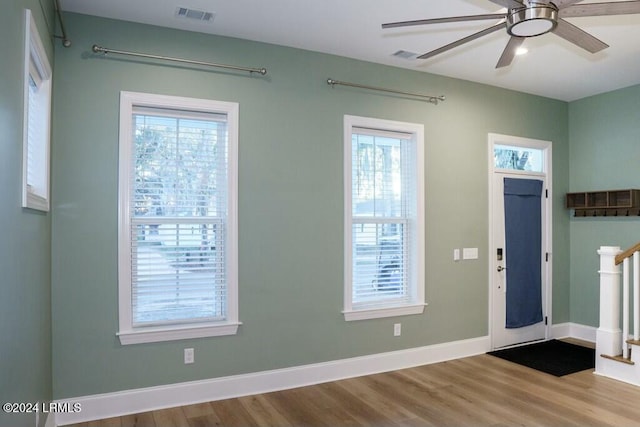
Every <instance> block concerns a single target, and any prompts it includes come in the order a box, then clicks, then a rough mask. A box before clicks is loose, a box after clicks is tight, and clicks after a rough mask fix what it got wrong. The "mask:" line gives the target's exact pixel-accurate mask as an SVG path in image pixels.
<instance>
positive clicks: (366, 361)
mask: <svg viewBox="0 0 640 427" xmlns="http://www.w3.org/2000/svg"><path fill="white" fill-rule="evenodd" d="M490 347H491V340H490V338H489V337H488V336H485V337H480V338H473V339H469V340H462V341H454V342H449V343H444V344H436V345H430V346H425V347H418V348H411V349H408V350H399V351H393V352H388V353H381V354H373V355H369V356H362V357H354V358H350V359H342V360H336V361H331V362H325V363H315V364H312V365H304V366H296V367H292V368H285V369H276V370H272V371H264V372H256V373H250V374H244V375H234V376H229V377H223V378H213V379H208V380H202V381H191V382H185V383H178V384H170V385H166V386H158V387H148V388H141V389H135V390H126V391H121V392H115V393H105V394H99V395H92V396H81V397H77V398H72V399H64V400H60V401H56V402H60V403H62V404H64V403H70V404H75V403H79V404H80V407H81V408H82V410H81V411H79V412H75V413H56V414H49V418H53V416H54V415H55V425H57V426H62V425H68V424H76V423H81V422H87V421H93V420H99V419H105V418H111V417H116V416H122V415H129V414H136V413H140V412H147V411H153V410H157V409H164V408H171V407H176V406H183V405H191V404H195V403H202V402H211V401H215V400H222V399H229V398H234V397H239V396H247V395H251V394H259V393H268V392H272V391H278V390H285V389H290V388H295V387H303V386H307V385H312V384H319V383H323V382H328V381H336V380H340V379H345V378H353V377H359V376H363V375H371V374H376V373H380V372H388V371H393V370H397V369H405V368H410V367H414V366H420V365H427V364H431V363H437V362H443V361H446V360H452V359H459V358H462V357H468V356H474V355H477V354H482V353H486V352H487V351H489V350H490ZM48 423H49V420H47V425H48Z"/></svg>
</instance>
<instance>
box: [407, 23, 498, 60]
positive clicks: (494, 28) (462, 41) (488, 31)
mask: <svg viewBox="0 0 640 427" xmlns="http://www.w3.org/2000/svg"><path fill="white" fill-rule="evenodd" d="M506 26H507V24H506V23H505V22H501V23H499V24H497V25H494V26H492V27H489V28H485V29H484V30H482V31H478V32H477V33H475V34H471V35H470V36H467V37H464V38H462V39H460V40H456V41H455V42H453V43H449V44H448V45H445V46H442V47H440V48H438V49H435V50H432V51H431V52H427V53H425V54H422V55H420V56H418V59H428V58H431V57H433V56H436V55H438V54H440V53H443V52H446V51H448V50H450V49H453V48H454V47H458V46H460V45H462V44H465V43H468V42H470V41H472V40H475V39H478V38H480V37H482V36H486V35H487V34H491V33H493V32H494V31H498V30H502V29H504V28H506Z"/></svg>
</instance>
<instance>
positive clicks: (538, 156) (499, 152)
mask: <svg viewBox="0 0 640 427" xmlns="http://www.w3.org/2000/svg"><path fill="white" fill-rule="evenodd" d="M543 158H544V150H542V149H537V148H529V147H518V146H512V145H501V144H495V145H494V147H493V159H494V162H493V164H494V167H495V168H496V169H511V170H519V171H527V172H544V169H545V168H544V163H543Z"/></svg>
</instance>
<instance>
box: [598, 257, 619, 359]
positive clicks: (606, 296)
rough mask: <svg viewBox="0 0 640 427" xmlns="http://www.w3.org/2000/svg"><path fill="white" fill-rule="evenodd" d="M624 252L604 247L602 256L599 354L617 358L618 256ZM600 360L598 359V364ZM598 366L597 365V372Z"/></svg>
mask: <svg viewBox="0 0 640 427" xmlns="http://www.w3.org/2000/svg"><path fill="white" fill-rule="evenodd" d="M621 252H622V251H621V250H620V247H619V246H602V247H601V248H600V250H598V255H600V270H599V271H598V273H599V274H600V324H599V326H598V330H597V331H596V351H597V353H598V354H603V355H607V356H617V355H618V354H619V353H618V352H619V351H620V348H621V343H622V331H621V330H620V266H618V265H616V256H617V255H619V254H620V253H621ZM598 359H599V358H597V359H596V362H598V361H599V360H598ZM597 370H598V364H597V363H596V371H597Z"/></svg>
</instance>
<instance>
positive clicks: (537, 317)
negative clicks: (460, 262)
mask: <svg viewBox="0 0 640 427" xmlns="http://www.w3.org/2000/svg"><path fill="white" fill-rule="evenodd" d="M541 198H542V181H540V180H537V179H514V178H505V179H504V218H505V254H506V268H507V270H506V279H507V297H506V298H507V300H506V311H507V315H506V325H505V326H506V327H507V328H522V327H524V326H529V325H534V324H536V323H539V322H541V321H542V273H541V267H542V214H541V206H542V205H541V203H542V202H541Z"/></svg>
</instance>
